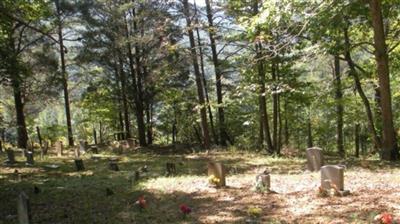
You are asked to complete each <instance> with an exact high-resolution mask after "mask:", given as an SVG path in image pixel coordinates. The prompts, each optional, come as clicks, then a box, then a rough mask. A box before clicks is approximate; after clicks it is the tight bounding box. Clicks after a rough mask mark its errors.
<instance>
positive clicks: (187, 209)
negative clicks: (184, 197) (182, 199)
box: [179, 204, 192, 218]
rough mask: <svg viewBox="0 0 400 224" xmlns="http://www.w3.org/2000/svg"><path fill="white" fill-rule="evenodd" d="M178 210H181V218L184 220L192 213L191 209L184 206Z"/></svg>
mask: <svg viewBox="0 0 400 224" xmlns="http://www.w3.org/2000/svg"><path fill="white" fill-rule="evenodd" d="M179 210H181V212H182V214H183V218H186V216H187V215H189V214H190V213H191V212H192V209H191V208H190V207H189V206H187V205H185V204H181V205H180V206H179Z"/></svg>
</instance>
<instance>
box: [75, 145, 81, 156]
mask: <svg viewBox="0 0 400 224" xmlns="http://www.w3.org/2000/svg"><path fill="white" fill-rule="evenodd" d="M74 154H75V158H79V157H81V150H80V148H78V147H75V148H74Z"/></svg>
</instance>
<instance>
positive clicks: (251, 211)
mask: <svg viewBox="0 0 400 224" xmlns="http://www.w3.org/2000/svg"><path fill="white" fill-rule="evenodd" d="M261 212H262V209H261V208H259V207H250V208H248V209H247V214H248V215H249V216H251V217H252V218H257V217H260V216H261Z"/></svg>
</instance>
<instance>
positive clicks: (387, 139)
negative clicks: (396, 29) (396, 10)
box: [369, 0, 399, 160]
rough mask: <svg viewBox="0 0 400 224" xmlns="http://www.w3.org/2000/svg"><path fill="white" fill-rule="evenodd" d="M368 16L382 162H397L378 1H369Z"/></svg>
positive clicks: (385, 54) (386, 58) (388, 75)
mask: <svg viewBox="0 0 400 224" xmlns="http://www.w3.org/2000/svg"><path fill="white" fill-rule="evenodd" d="M369 6H370V14H371V19H372V27H373V31H374V44H375V61H376V64H377V72H378V80H379V90H380V94H381V99H380V103H381V112H382V144H381V146H382V148H381V159H382V160H397V159H398V154H399V153H398V147H397V140H396V134H395V129H394V122H393V113H392V99H391V91H390V73H389V56H388V52H387V46H386V42H385V30H384V28H383V18H382V9H381V1H380V0H370V1H369Z"/></svg>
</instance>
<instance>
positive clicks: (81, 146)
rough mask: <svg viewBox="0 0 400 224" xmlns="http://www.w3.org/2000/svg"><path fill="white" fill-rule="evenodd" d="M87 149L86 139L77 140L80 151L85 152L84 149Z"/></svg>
mask: <svg viewBox="0 0 400 224" xmlns="http://www.w3.org/2000/svg"><path fill="white" fill-rule="evenodd" d="M87 149H88V142H87V141H80V142H79V150H80V152H81V153H83V154H84V153H86V150H87Z"/></svg>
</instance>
